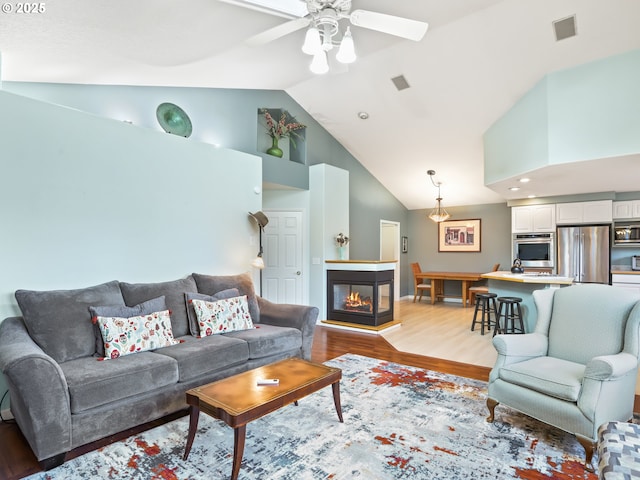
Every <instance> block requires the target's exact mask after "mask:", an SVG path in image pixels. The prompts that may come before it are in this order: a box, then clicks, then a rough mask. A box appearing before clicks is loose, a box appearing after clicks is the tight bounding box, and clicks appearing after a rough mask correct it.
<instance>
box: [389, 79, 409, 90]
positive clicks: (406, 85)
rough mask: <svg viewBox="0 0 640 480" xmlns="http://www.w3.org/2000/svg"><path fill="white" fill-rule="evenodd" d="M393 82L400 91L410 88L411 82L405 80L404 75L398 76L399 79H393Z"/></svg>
mask: <svg viewBox="0 0 640 480" xmlns="http://www.w3.org/2000/svg"><path fill="white" fill-rule="evenodd" d="M391 81H392V82H393V84H394V85H395V86H396V88H397V89H398V91H400V90H404V89H405V88H409V87H410V85H409V82H407V79H406V78H404V75H398V76H397V77H393V78H392V79H391Z"/></svg>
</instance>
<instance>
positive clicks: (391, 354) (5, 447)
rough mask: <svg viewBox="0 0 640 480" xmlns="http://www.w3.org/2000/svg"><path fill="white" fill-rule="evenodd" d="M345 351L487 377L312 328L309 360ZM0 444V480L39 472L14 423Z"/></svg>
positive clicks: (372, 338)
mask: <svg viewBox="0 0 640 480" xmlns="http://www.w3.org/2000/svg"><path fill="white" fill-rule="evenodd" d="M345 353H354V354H357V355H364V356H367V357H374V358H378V359H380V360H388V361H392V362H397V363H402V364H405V365H412V366H415V367H420V368H426V369H430V370H436V371H439V372H445V373H451V374H454V375H459V376H463V377H468V378H475V379H478V380H487V379H488V378H489V370H490V369H489V368H487V367H478V366H474V365H467V364H464V363H458V362H451V361H448V360H441V359H437V358H431V357H424V356H421V355H415V354H411V353H403V352H399V351H398V350H396V349H395V348H394V347H393V346H392V345H391V344H390V343H389V342H387V341H386V340H385V339H384V338H382V337H381V336H379V335H371V334H366V333H357V332H350V331H346V330H339V329H335V328H328V327H323V326H318V327H317V328H316V332H315V337H314V342H313V350H312V360H313V361H316V362H324V361H327V360H330V359H332V358H335V357H339V356H340V355H343V354H345ZM186 413H187V411H186V410H185V411H184V412H179V413H176V414H173V415H170V416H168V417H165V418H162V419H160V420H157V421H155V422H150V423H147V424H145V425H142V426H139V427H136V428H132V429H129V430H127V431H125V432H121V433H119V434H117V435H112V436H111V437H108V438H105V439H102V440H100V441H98V442H94V443H92V444H90V445H87V446H83V447H80V448H77V449H76V450H73V451H72V452H69V454H67V457H66V459H67V460H70V459H72V458H75V457H77V456H79V455H83V454H85V453H87V452H89V451H92V450H95V449H97V448H100V447H103V446H105V445H108V444H110V443H113V442H116V441H119V440H121V439H124V438H127V437H129V436H131V435H135V434H137V433H140V432H142V431H144V430H148V429H149V428H153V427H155V426H157V425H160V424H162V423H165V422H168V421H171V420H174V419H176V418H178V417H180V416H182V415H185V414H186ZM0 445H1V448H0V480H17V479H20V478H23V477H25V476H27V475H31V474H33V473H37V472H39V471H41V469H40V467H39V465H38V462H37V461H36V458H35V456H34V455H33V453H32V452H31V449H30V448H29V446H28V444H27V443H26V441H25V439H24V437H23V436H22V434H21V433H20V430H19V429H18V427H17V426H16V425H15V424H14V423H2V424H0Z"/></svg>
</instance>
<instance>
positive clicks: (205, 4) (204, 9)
mask: <svg viewBox="0 0 640 480" xmlns="http://www.w3.org/2000/svg"><path fill="white" fill-rule="evenodd" d="M352 4H353V9H366V10H371V11H376V12H383V13H387V14H391V15H397V16H402V17H407V18H412V19H416V20H421V21H425V22H428V23H429V30H428V31H427V34H426V35H425V37H424V38H423V39H422V40H421V41H420V42H413V41H410V40H405V39H402V38H399V37H395V36H392V35H388V34H384V33H379V32H375V31H371V30H367V29H364V28H360V27H352V28H351V30H352V32H353V38H354V41H355V46H356V51H357V54H358V60H357V61H356V63H354V64H351V65H349V66H348V68H347V67H345V66H342V65H338V64H334V63H333V62H330V63H331V71H330V72H329V73H328V74H325V75H321V76H318V75H314V74H312V73H311V72H310V71H309V69H308V65H309V57H308V56H306V55H304V54H303V53H302V52H301V51H300V46H301V45H302V42H303V40H304V34H305V31H304V29H302V30H298V31H296V32H294V33H291V34H289V35H286V36H284V37H282V38H279V39H277V40H274V41H272V42H270V43H268V44H266V45H263V46H259V47H255V46H254V47H250V46H248V45H247V44H246V43H245V41H246V40H247V39H248V38H250V37H252V36H254V35H256V34H258V33H261V32H263V31H265V30H267V29H269V28H272V27H274V26H277V25H279V24H282V23H284V22H286V21H287V19H285V18H282V17H278V16H274V15H270V14H267V13H263V12H258V11H254V10H250V9H247V8H243V7H241V6H238V5H232V4H228V3H225V2H220V1H217V0H191V1H189V2H176V1H172V0H136V1H135V2H130V1H125V0H108V1H107V0H92V1H91V2H86V1H82V0H51V1H45V2H43V5H45V11H44V12H43V13H29V14H27V13H22V14H18V13H15V12H13V13H0V52H1V53H2V79H3V80H6V81H29V82H62V83H89V84H117V85H164V86H191V87H220V88H251V89H282V90H285V91H286V92H288V93H289V94H290V95H291V96H292V97H293V98H294V99H295V100H296V101H297V102H299V103H300V104H301V105H302V106H303V107H304V108H305V109H306V110H307V111H308V112H309V113H310V114H311V115H312V116H313V117H314V118H315V119H316V120H317V121H318V122H319V123H320V124H321V125H322V126H323V127H325V128H326V129H327V130H328V131H329V132H330V133H331V134H332V135H334V136H335V137H336V138H337V139H338V140H339V141H340V142H341V143H342V144H343V145H344V146H345V147H346V148H347V149H348V150H349V151H350V152H351V153H352V154H353V155H354V156H355V157H356V158H357V159H358V160H359V161H360V162H361V163H362V164H363V165H364V166H365V167H366V168H367V169H368V170H369V171H370V172H371V173H372V174H373V175H374V176H375V177H376V178H378V179H379V181H380V182H381V183H382V184H384V185H385V186H386V187H387V188H388V189H389V190H390V191H391V193H392V194H394V195H395V196H396V197H397V198H398V199H399V200H400V201H401V202H402V203H403V204H404V205H405V206H406V207H407V208H409V209H416V208H431V207H433V204H434V198H435V196H436V193H437V192H436V189H435V188H434V187H433V185H432V184H431V182H430V181H429V178H428V176H427V175H426V171H427V170H429V169H433V170H435V171H436V179H437V180H438V181H441V182H442V196H443V197H444V199H445V200H444V203H445V205H449V206H453V205H468V204H475V203H494V202H501V201H504V200H505V198H517V196H518V195H522V193H520V194H511V193H508V192H503V191H499V192H496V191H493V190H490V189H489V188H486V187H485V186H484V179H483V164H484V160H483V149H482V135H483V133H484V132H485V131H486V130H487V129H488V128H489V127H490V126H491V125H492V124H493V123H494V122H495V121H496V120H497V119H499V118H500V117H501V116H502V115H504V113H505V112H506V111H508V110H509V109H510V108H511V107H512V106H513V105H514V104H515V103H516V102H517V101H518V99H520V98H521V97H522V95H523V94H525V93H526V92H527V91H528V90H530V89H531V88H532V87H533V86H534V85H535V84H536V83H537V82H539V81H540V80H541V79H542V78H543V77H544V76H545V75H546V74H548V73H550V72H554V71H558V70H561V69H566V68H570V67H573V66H576V65H580V64H583V63H586V62H590V61H593V60H597V59H602V58H605V57H608V56H612V55H616V54H619V53H623V52H627V51H630V50H634V49H638V48H640V26H639V25H638V24H639V21H640V1H637V0H607V1H603V0H420V1H416V0H395V1H393V2H389V1H384V0H353V2H352ZM12 5H14V6H17V5H18V4H17V3H13V4H12ZM571 15H576V26H577V35H576V36H575V37H572V38H568V39H565V40H561V41H556V38H555V35H554V29H553V27H552V22H553V21H554V20H558V19H562V18H565V17H568V16H571ZM398 75H403V76H404V77H405V79H406V81H407V82H408V84H409V86H410V88H408V89H405V90H400V91H398V90H397V89H396V87H395V86H394V84H393V82H392V81H391V79H392V78H394V77H397V76H398ZM359 112H367V113H368V114H369V118H368V119H367V120H362V119H360V118H359V116H358V113H359ZM624 162H625V163H623V164H621V168H622V165H623V166H624V168H630V169H631V170H632V171H631V172H629V173H630V174H627V175H615V177H616V178H615V179H614V178H612V179H609V178H603V175H601V174H600V173H599V172H601V171H602V170H601V169H602V167H603V164H602V163H601V162H588V163H585V165H582V166H581V167H580V168H571V167H569V168H564V167H563V168H559V169H557V170H556V171H553V170H547V171H545V172H542V173H541V175H540V178H539V181H537V182H536V181H532V182H530V183H531V186H530V187H528V188H529V189H537V190H536V191H535V192H533V193H536V194H538V195H539V196H544V195H557V194H561V193H583V192H594V191H629V190H640V188H639V187H638V186H637V181H635V182H631V180H629V178H634V179H637V178H640V166H639V164H640V161H638V159H636V158H631V159H625V160H624ZM608 165H609V167H608V169H609V168H610V166H611V163H609V164H608ZM569 176H570V177H571V178H572V180H571V189H572V190H575V191H568V189H567V183H566V179H567V177H569ZM612 177H614V176H613V175H612ZM533 180H536V178H535V177H534V179H533ZM563 183H564V187H565V189H564V190H563V191H558V189H561V188H563V187H562V184H563Z"/></svg>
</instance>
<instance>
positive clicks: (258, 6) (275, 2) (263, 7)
mask: <svg viewBox="0 0 640 480" xmlns="http://www.w3.org/2000/svg"><path fill="white" fill-rule="evenodd" d="M220 1H222V2H224V3H230V4H233V5H238V6H242V7H245V8H249V9H252V10H257V11H261V12H264V13H269V14H272V15H277V16H281V17H284V18H289V21H288V22H285V23H283V24H280V25H277V26H276V27H273V28H271V29H269V30H266V31H264V32H262V33H259V34H258V35H255V36H253V37H251V38H249V39H248V40H247V41H246V43H247V44H248V45H250V46H260V45H264V44H266V43H269V42H272V41H274V40H276V39H278V38H281V37H283V36H285V35H288V34H290V33H293V32H295V31H297V30H300V29H302V28H305V27H307V26H311V28H316V29H317V30H318V31H319V34H320V39H321V42H322V44H323V49H324V50H325V51H328V50H329V49H330V48H331V47H330V46H329V45H332V46H333V42H332V38H333V36H334V35H336V33H338V30H339V22H340V20H342V19H349V21H350V22H351V25H354V26H357V27H362V28H368V29H370V30H375V31H378V32H383V33H387V34H389V35H395V36H398V37H402V38H406V39H408V40H414V41H416V42H417V41H420V40H421V39H422V37H424V34H425V33H426V32H427V27H428V26H429V25H428V24H427V23H425V22H421V21H418V20H412V19H409V18H403V17H397V16H394V15H387V14H384V13H379V12H372V11H369V10H353V11H351V0H287V1H285V0H220ZM347 32H349V29H348V28H347ZM345 35H349V36H350V33H345Z"/></svg>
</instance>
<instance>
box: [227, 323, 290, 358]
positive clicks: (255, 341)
mask: <svg viewBox="0 0 640 480" xmlns="http://www.w3.org/2000/svg"><path fill="white" fill-rule="evenodd" d="M224 336H225V337H229V338H238V339H241V340H244V341H245V342H247V344H248V345H249V358H250V359H254V358H263V357H268V356H270V355H275V354H278V353H284V352H291V351H295V350H300V348H301V347H302V333H301V332H300V330H298V329H297V328H290V327H275V326H273V325H266V324H264V323H261V324H260V325H256V328H253V329H251V330H243V331H238V332H231V333H225V334H224Z"/></svg>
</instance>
